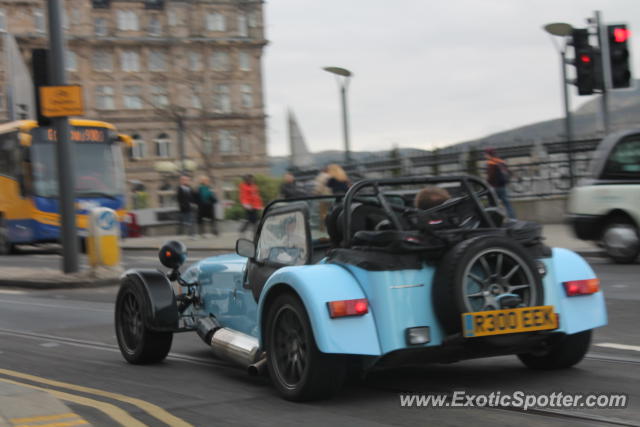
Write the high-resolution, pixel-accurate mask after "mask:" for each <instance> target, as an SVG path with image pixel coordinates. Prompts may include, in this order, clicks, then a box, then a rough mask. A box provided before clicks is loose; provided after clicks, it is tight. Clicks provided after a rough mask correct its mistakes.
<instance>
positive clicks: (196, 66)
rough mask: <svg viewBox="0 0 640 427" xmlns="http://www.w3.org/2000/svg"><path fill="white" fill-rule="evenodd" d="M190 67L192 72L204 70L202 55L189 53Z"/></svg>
mask: <svg viewBox="0 0 640 427" xmlns="http://www.w3.org/2000/svg"><path fill="white" fill-rule="evenodd" d="M188 66H189V70H190V71H200V70H202V54H201V53H200V52H194V51H191V52H189V57H188Z"/></svg>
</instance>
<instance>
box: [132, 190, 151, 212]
mask: <svg viewBox="0 0 640 427" xmlns="http://www.w3.org/2000/svg"><path fill="white" fill-rule="evenodd" d="M132 202H133V209H144V208H148V207H149V193H147V192H146V191H136V192H135V193H133V196H132Z"/></svg>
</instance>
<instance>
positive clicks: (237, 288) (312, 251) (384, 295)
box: [115, 176, 607, 401]
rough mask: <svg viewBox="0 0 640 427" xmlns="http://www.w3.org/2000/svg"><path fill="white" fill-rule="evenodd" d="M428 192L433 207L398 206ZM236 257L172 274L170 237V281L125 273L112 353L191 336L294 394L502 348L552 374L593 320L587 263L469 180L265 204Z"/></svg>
mask: <svg viewBox="0 0 640 427" xmlns="http://www.w3.org/2000/svg"><path fill="white" fill-rule="evenodd" d="M425 186H426V187H425ZM434 187H437V188H438V189H440V190H437V192H439V194H441V195H442V194H445V195H446V196H447V197H446V198H445V199H446V200H444V201H442V200H441V203H439V204H436V205H435V206H433V207H429V208H427V209H419V208H416V207H414V199H415V196H416V194H417V193H418V192H420V190H422V191H423V192H426V193H427V194H428V193H429V192H430V191H432V190H433V189H434ZM425 188H426V189H425ZM442 189H444V190H446V191H444V192H443V191H442ZM236 252H237V254H229V255H222V256H214V257H211V258H207V259H205V260H202V261H199V262H197V263H195V264H193V265H191V266H190V267H189V268H187V269H186V270H185V271H184V272H183V273H180V272H179V268H180V266H181V265H182V264H183V263H184V261H185V259H186V248H185V247H184V245H182V244H181V243H179V242H175V241H172V242H168V243H167V244H165V245H164V246H163V247H162V248H161V249H160V254H159V256H160V260H161V262H162V264H163V265H165V266H166V267H168V268H170V269H171V270H170V272H168V273H163V272H160V271H157V270H138V269H135V270H129V271H127V272H126V273H125V275H124V276H123V278H122V283H121V288H120V291H119V293H118V297H117V301H116V313H115V326H116V333H117V338H118V343H119V345H120V349H121V352H122V355H123V356H124V358H125V359H126V360H127V361H129V362H131V363H134V364H145V363H154V362H159V361H161V360H163V359H164V358H165V357H166V355H167V354H168V352H169V350H170V347H171V342H172V337H173V334H174V333H176V332H186V331H195V332H197V333H198V335H199V336H200V337H201V338H202V339H203V340H204V342H205V343H206V344H207V345H209V346H210V347H211V349H212V350H213V353H214V354H215V355H216V356H217V357H219V358H222V359H224V360H228V361H231V362H233V363H236V364H238V365H240V366H241V367H244V368H245V369H248V371H249V373H251V374H254V375H257V374H261V373H264V372H268V374H269V376H270V378H271V380H272V382H273V384H274V386H275V387H276V389H277V390H278V391H279V392H280V394H281V395H282V396H283V397H284V398H286V399H289V400H296V401H302V400H312V399H320V398H327V397H329V396H331V395H333V394H334V393H335V392H336V391H337V390H338V389H339V388H340V386H341V385H342V383H343V381H344V379H345V376H346V375H347V371H349V370H359V371H368V370H371V369H375V368H377V367H386V366H398V365H405V364H416V363H430V362H452V361H457V360H463V359H469V358H478V357H487V356H494V355H505V354H514V355H517V356H518V357H519V358H520V360H521V361H522V362H523V363H524V364H525V365H526V366H528V367H530V368H533V369H556V368H567V367H570V366H572V365H575V364H576V363H578V362H580V360H581V359H582V358H583V357H584V355H585V353H586V352H587V350H588V347H589V344H590V340H591V331H592V330H593V329H594V328H597V327H599V326H603V325H605V324H606V321H607V317H606V310H605V303H604V297H603V295H602V292H601V290H600V287H599V281H598V279H597V278H596V276H595V274H594V272H593V270H592V269H591V268H590V266H589V265H588V264H587V263H586V262H585V261H584V260H583V259H582V258H581V257H580V256H579V255H577V254H576V253H574V252H571V251H569V250H567V249H562V248H549V247H547V246H545V245H544V242H543V239H542V236H541V227H540V226H539V225H537V224H535V223H531V222H524V221H516V220H510V219H506V218H505V217H504V215H502V211H501V210H500V208H499V207H498V204H497V199H496V196H495V194H494V193H493V191H492V190H491V188H489V187H488V185H487V184H486V183H485V182H484V181H482V180H480V179H478V178H475V177H470V176H454V177H438V178H394V179H380V180H362V181H358V182H356V183H355V184H354V185H353V186H352V187H351V188H350V189H349V191H348V192H347V194H345V195H341V196H319V197H308V198H302V199H295V200H279V201H275V202H273V203H271V204H270V205H269V206H267V208H266V209H265V211H264V215H263V217H262V219H261V221H260V225H259V227H258V230H257V233H256V236H255V241H250V240H246V239H240V240H238V242H237V245H236ZM172 282H175V284H172Z"/></svg>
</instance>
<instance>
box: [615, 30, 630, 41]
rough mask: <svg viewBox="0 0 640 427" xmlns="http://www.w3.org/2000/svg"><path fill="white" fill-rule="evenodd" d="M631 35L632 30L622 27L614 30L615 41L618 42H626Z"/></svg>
mask: <svg viewBox="0 0 640 427" xmlns="http://www.w3.org/2000/svg"><path fill="white" fill-rule="evenodd" d="M629 37H631V30H628V29H626V28H621V27H618V28H615V29H614V30H613V41H615V42H616V43H624V42H626V41H627V40H629Z"/></svg>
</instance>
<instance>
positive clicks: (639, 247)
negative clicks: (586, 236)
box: [602, 216, 640, 264]
mask: <svg viewBox="0 0 640 427" xmlns="http://www.w3.org/2000/svg"><path fill="white" fill-rule="evenodd" d="M602 244H603V246H604V249H605V251H606V252H607V255H609V257H611V259H613V260H614V261H615V262H617V263H618V264H629V263H632V262H634V261H635V260H636V258H638V255H639V254H640V238H639V235H638V229H637V228H636V226H635V224H633V222H632V221H631V220H630V219H628V218H626V217H624V216H616V217H613V218H611V219H609V220H608V221H607V223H606V224H605V226H604V230H603V232H602Z"/></svg>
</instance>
